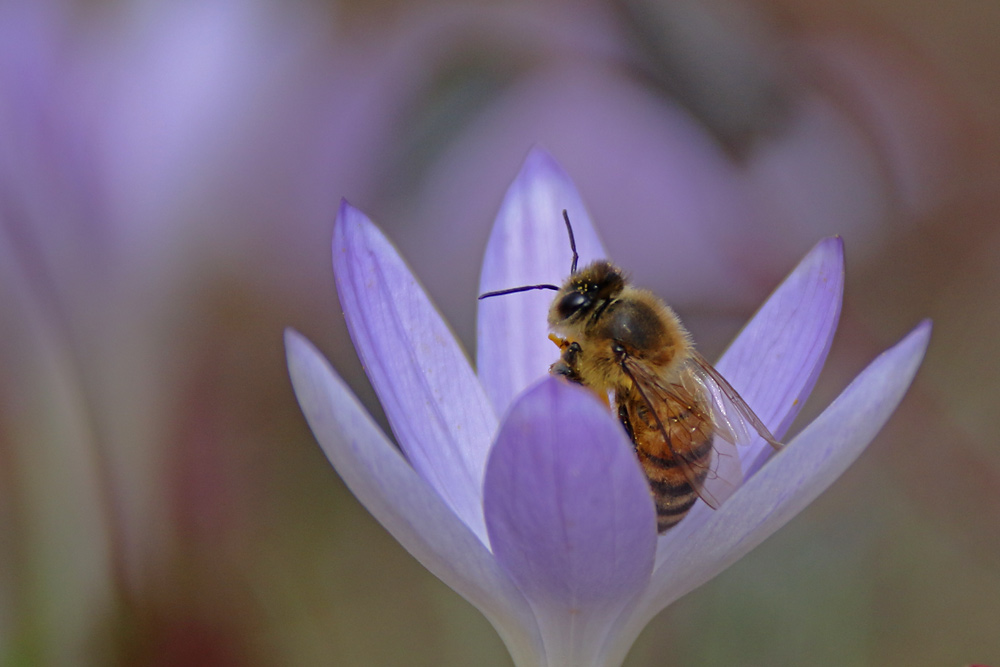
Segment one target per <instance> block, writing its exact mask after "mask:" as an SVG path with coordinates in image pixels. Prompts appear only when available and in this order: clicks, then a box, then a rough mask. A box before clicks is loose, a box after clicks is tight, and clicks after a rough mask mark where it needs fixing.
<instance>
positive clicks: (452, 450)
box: [333, 202, 497, 543]
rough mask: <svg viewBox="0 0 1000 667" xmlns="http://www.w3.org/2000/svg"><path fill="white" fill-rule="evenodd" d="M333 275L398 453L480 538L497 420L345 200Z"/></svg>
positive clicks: (431, 312)
mask: <svg viewBox="0 0 1000 667" xmlns="http://www.w3.org/2000/svg"><path fill="white" fill-rule="evenodd" d="M333 237H334V238H333V269H334V273H335V274H336V277H337V292H338V294H339V295H340V302H341V305H342V306H343V309H344V317H345V319H346V320H347V327H348V330H349V331H350V333H351V338H352V339H353V340H354V346H355V347H356V348H357V350H358V356H359V357H360V358H361V363H362V364H363V365H364V367H365V371H366V372H367V374H368V378H369V379H370V380H371V383H372V386H373V387H374V388H375V391H376V392H377V393H378V396H379V400H380V401H381V402H382V407H383V408H384V409H385V413H386V417H387V418H388V419H389V424H390V425H391V426H392V430H393V433H394V434H395V435H396V438H397V440H398V441H399V445H400V447H401V448H402V449H403V451H404V452H405V453H406V456H407V458H408V459H409V461H410V463H411V464H412V465H413V468H414V469H415V470H416V471H417V472H418V473H419V474H420V475H421V477H423V478H424V479H425V480H427V481H428V483H430V485H431V486H432V487H434V489H435V490H436V491H437V492H438V493H439V494H441V497H442V498H444V500H445V502H447V503H448V505H449V506H451V508H452V509H453V510H454V511H455V513H456V514H458V516H459V517H461V519H462V520H463V521H464V522H465V523H466V525H468V526H469V527H470V528H471V529H472V531H473V532H474V533H476V535H478V536H479V537H480V538H481V539H482V540H483V542H484V543H485V542H486V527H485V524H484V523H483V515H482V483H483V470H484V469H485V466H486V456H487V454H488V452H489V448H490V445H491V443H492V440H493V437H494V434H495V433H496V430H497V420H496V416H495V414H494V412H493V406H492V405H491V404H490V402H489V400H488V399H487V398H486V395H485V393H483V390H482V387H481V386H480V384H479V380H478V378H477V377H476V375H475V373H474V372H473V371H472V367H471V366H470V365H469V361H468V359H467V358H466V356H465V353H464V352H463V351H462V349H461V347H460V346H459V344H458V342H457V341H456V340H455V337H454V335H453V334H452V332H451V331H450V330H449V329H448V326H447V325H446V324H445V322H444V321H443V320H442V319H441V315H440V314H439V313H438V312H437V310H436V309H435V308H434V305H433V304H432V303H431V302H430V299H428V297H427V295H426V294H425V293H424V290H423V288H422V287H421V286H420V285H419V284H418V283H417V281H416V279H415V278H414V277H413V274H412V273H410V270H409V268H408V267H407V266H406V264H405V262H403V260H402V259H401V258H400V256H399V255H398V253H397V252H396V250H395V249H394V248H393V247H392V245H391V244H390V243H389V241H388V240H387V239H386V238H385V236H383V235H382V233H381V232H380V231H379V230H378V229H377V228H376V227H375V226H374V225H373V224H372V223H371V221H370V220H368V218H366V217H365V215H364V214H363V213H361V212H360V211H358V210H357V209H355V208H353V207H351V206H350V205H349V204H347V203H346V202H344V203H343V204H342V206H341V208H340V215H339V216H338V217H337V223H336V225H335V227H334V234H333Z"/></svg>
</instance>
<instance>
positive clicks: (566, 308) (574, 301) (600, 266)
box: [549, 260, 625, 324]
mask: <svg viewBox="0 0 1000 667" xmlns="http://www.w3.org/2000/svg"><path fill="white" fill-rule="evenodd" d="M624 287H625V277H624V276H623V275H622V272H621V270H620V269H618V268H617V267H615V266H614V265H612V264H610V263H609V262H606V261H604V260H598V261H596V262H594V263H593V264H590V265H588V266H586V267H584V269H583V270H581V271H578V272H577V273H574V274H573V275H571V276H570V277H569V278H568V279H567V281H566V284H565V285H563V287H562V289H560V290H559V294H557V295H556V298H555V300H554V301H553V302H552V309H551V310H550V312H549V322H550V323H551V324H556V323H562V322H570V321H575V320H579V319H582V318H584V317H586V316H588V315H589V314H590V313H592V312H594V310H595V309H597V308H601V309H603V307H604V306H605V305H606V304H607V303H608V302H610V301H611V300H613V299H614V298H615V297H617V296H618V295H619V294H620V293H621V291H622V289H623V288H624Z"/></svg>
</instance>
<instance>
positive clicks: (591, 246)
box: [476, 148, 605, 415]
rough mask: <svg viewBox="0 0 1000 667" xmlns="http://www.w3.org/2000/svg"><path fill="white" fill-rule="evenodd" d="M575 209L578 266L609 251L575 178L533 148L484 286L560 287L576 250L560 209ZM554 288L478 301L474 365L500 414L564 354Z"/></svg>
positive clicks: (489, 253) (496, 231) (496, 234)
mask: <svg viewBox="0 0 1000 667" xmlns="http://www.w3.org/2000/svg"><path fill="white" fill-rule="evenodd" d="M563 209H566V210H567V211H568V212H569V217H570V222H571V223H572V224H573V233H574V235H575V237H576V247H577V251H578V252H579V254H580V267H583V266H584V265H585V264H586V263H588V262H590V261H593V260H595V259H599V258H602V257H604V256H605V255H604V248H603V247H602V246H601V242H600V239H598V238H597V232H596V231H595V230H594V227H593V224H592V223H591V221H590V216H588V215H587V211H586V209H585V208H584V206H583V201H582V200H581V199H580V195H579V194H578V193H577V191H576V188H575V187H574V186H573V182H572V181H571V180H570V178H569V176H568V175H567V174H566V172H565V171H563V169H562V167H560V166H559V165H558V164H557V163H556V161H555V160H554V159H553V158H552V156H550V155H549V154H548V153H547V152H545V151H544V150H542V149H541V148H534V149H532V151H531V152H530V153H529V154H528V157H527V159H525V161H524V165H523V166H522V167H521V171H520V173H519V174H518V176H517V178H516V179H514V182H513V183H512V184H511V186H510V188H509V189H508V190H507V195H506V197H504V200H503V204H501V206H500V212H499V213H498V214H497V219H496V223H495V224H494V225H493V232H492V233H491V234H490V239H489V242H488V244H487V246H486V256H485V257H484V258H483V269H482V273H481V275H480V279H479V291H480V293H483V292H491V291H495V290H500V289H505V288H508V287H518V286H521V285H537V284H542V283H549V284H553V285H561V284H562V282H563V281H564V280H565V279H566V277H567V276H568V275H569V272H570V264H571V257H572V252H571V251H570V245H569V236H568V234H567V232H566V225H565V223H564V222H563V218H562V211H563ZM554 296H555V292H553V291H550V290H536V291H531V292H523V293H519V294H511V295H506V296H499V297H493V298H489V299H484V300H482V301H480V302H479V317H478V335H477V341H478V349H477V352H476V364H477V367H478V371H479V377H480V379H481V380H482V382H483V387H484V388H485V390H486V393H487V395H488V396H489V397H490V400H492V401H493V405H494V406H495V407H496V410H497V414H500V415H502V414H503V413H504V411H505V410H506V409H507V407H508V406H509V405H510V402H511V401H512V400H513V399H514V397H515V396H517V395H518V394H520V393H521V392H522V391H524V390H525V389H526V388H527V387H528V386H529V385H530V384H531V383H532V382H535V381H536V380H538V379H539V378H540V377H542V376H543V375H545V373H546V372H547V371H548V367H549V364H551V363H552V362H553V361H555V360H556V359H557V358H558V356H559V354H558V348H556V346H555V345H553V344H552V342H551V341H549V340H548V325H547V323H546V320H547V315H548V311H549V304H550V303H551V302H552V297H554Z"/></svg>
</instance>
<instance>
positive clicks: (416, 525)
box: [286, 150, 930, 666]
mask: <svg viewBox="0 0 1000 667" xmlns="http://www.w3.org/2000/svg"><path fill="white" fill-rule="evenodd" d="M562 208H567V209H568V210H569V212H570V216H571V217H572V219H573V222H574V227H575V230H576V234H577V240H578V246H579V250H580V255H581V261H584V262H585V261H587V260H589V259H593V258H595V257H600V256H602V255H603V251H602V248H601V245H600V242H599V241H598V239H597V237H596V234H595V232H594V229H593V227H592V225H591V222H590V220H589V218H588V216H587V214H586V211H585V210H584V209H583V206H582V203H581V200H580V197H579V195H578V194H577V193H576V191H575V189H574V187H573V185H572V183H571V182H570V180H569V179H568V177H567V176H566V175H565V173H564V172H563V171H562V170H561V169H560V168H559V167H558V166H557V165H556V164H555V163H554V162H553V161H552V159H551V158H550V157H549V156H548V155H547V154H545V153H543V152H541V151H537V150H536V151H534V152H533V153H532V154H531V155H530V156H529V158H528V160H527V162H526V163H525V165H524V167H523V169H522V171H521V173H520V175H519V176H518V178H517V179H516V180H515V182H514V184H513V185H512V186H511V188H510V190H509V191H508V194H507V196H506V199H505V200H504V203H503V205H502V206H501V210H500V213H499V216H498V218H497V222H496V225H495V226H494V229H493V233H492V235H491V237H490V242H489V245H488V247H487V250H486V257H485V260H484V265H483V270H482V277H481V282H480V289H481V290H483V291H486V290H491V289H497V288H501V287H509V286H511V285H515V284H528V283H532V282H536V281H538V282H559V280H560V278H561V277H563V274H564V273H565V271H566V269H567V267H568V266H569V249H568V247H567V243H566V241H565V236H564V234H565V231H564V229H563V226H562V224H561V222H560V219H559V216H560V210H561V209H562ZM333 262H334V271H335V274H336V277H337V286H338V291H339V294H340V298H341V302H342V304H343V308H344V313H345V317H346V319H347V323H348V327H349V329H350V332H351V335H352V338H353V340H354V343H355V346H356V347H357V350H358V354H359V356H360V357H361V361H362V363H363V364H364V366H365V368H366V370H367V373H368V376H369V378H370V379H371V382H372V384H373V386H374V388H375V390H376V392H377V393H378V395H379V397H380V399H381V401H382V405H383V407H384V408H385V412H386V416H387V418H388V420H389V423H390V425H391V427H392V430H393V433H394V434H395V436H396V439H397V441H398V443H399V447H400V449H401V450H402V452H400V451H399V450H397V449H396V448H395V447H394V446H393V445H392V443H391V442H390V441H389V439H388V438H387V437H386V436H385V435H384V434H383V433H382V432H381V431H380V430H379V428H378V427H377V426H376V425H375V424H374V422H373V421H372V419H371V418H370V417H369V416H368V415H367V414H366V413H365V411H364V409H363V408H362V407H361V405H360V404H359V402H358V401H357V399H356V398H355V397H354V396H353V394H352V393H351V392H350V390H349V389H348V388H347V387H346V385H345V384H344V383H343V381H342V380H341V379H340V378H339V377H338V375H337V374H336V372H335V371H334V370H333V369H332V368H331V367H330V365H329V364H328V363H327V362H326V360H325V359H324V358H323V357H322V356H321V355H320V354H319V352H318V351H317V350H316V349H315V348H314V347H313V346H312V345H311V344H310V343H309V342H308V341H306V340H305V339H304V338H303V337H302V336H301V335H299V334H297V333H295V332H293V331H289V332H288V333H287V334H286V346H287V354H288V364H289V370H290V373H291V378H292V382H293V385H294V388H295V392H296V395H297V396H298V400H299V403H300V405H301V406H302V409H303V412H304V413H305V415H306V418H307V419H308V421H309V424H310V426H311V427H312V430H313V432H314V434H315V435H316V437H317V439H318V440H319V442H320V444H321V446H322V447H323V449H324V451H325V452H326V454H327V456H328V458H329V459H330V461H331V462H332V463H333V465H334V467H335V468H336V469H337V471H338V472H339V473H340V475H341V476H342V477H343V479H344V481H345V482H346V484H347V485H348V486H349V487H350V488H351V490H352V491H353V492H354V494H355V495H356V496H357V497H358V498H359V499H360V500H361V502H362V503H364V505H365V506H366V507H367V508H368V509H369V511H371V512H372V514H373V515H374V516H375V517H376V518H377V519H378V520H379V521H380V522H381V523H382V524H383V525H384V526H385V527H386V529H387V530H389V532H390V533H392V535H393V536H394V537H396V539H398V540H399V541H400V542H401V543H402V544H403V545H404V546H405V547H406V548H407V549H408V550H409V551H410V552H411V553H412V554H413V555H414V556H415V557H416V558H417V559H418V560H419V561H420V562H421V563H423V564H424V565H425V566H426V567H427V568H428V569H429V570H431V571H432V572H433V573H434V574H436V575H437V576H438V577H440V578H441V579H442V580H443V581H444V582H445V583H447V584H448V585H449V586H451V587H452V588H454V589H455V590H456V591H457V592H459V593H460V594H461V595H463V596H464V597H465V598H466V599H468V600H469V601H470V602H471V603H472V604H474V605H475V606H476V607H477V608H478V609H480V611H482V613H483V614H484V615H485V616H486V617H487V618H488V619H489V620H490V621H491V623H492V624H493V625H494V627H495V628H496V629H497V631H498V632H499V633H500V635H501V637H502V638H503V640H504V642H505V643H506V645H507V647H508V649H509V650H510V653H511V655H512V656H513V658H514V661H515V663H516V664H517V665H548V666H555V665H574V666H584V665H619V664H621V662H622V661H623V660H624V657H625V655H626V653H627V652H628V650H629V647H630V646H631V645H632V642H633V641H634V639H635V638H636V637H637V636H638V634H639V632H640V631H641V630H642V628H643V627H644V626H645V625H646V623H647V622H648V621H649V620H650V619H651V618H652V617H653V616H654V615H655V614H657V613H658V612H659V611H660V610H662V609H663V608H664V607H666V606H667V605H669V604H670V603H672V602H673V601H675V600H677V599H678V598H679V597H681V596H682V595H684V594H686V593H687V592H689V591H691V590H693V589H694V588H696V587H698V586H699V585H701V584H702V583H704V582H706V581H707V580H709V579H711V578H712V577H714V576H715V575H716V574H718V573H719V572H721V571H722V570H723V569H725V568H726V567H728V566H729V565H730V564H732V563H733V562H734V561H736V560H737V559H738V558H740V557H741V556H743V555H744V554H746V553H747V552H748V551H750V550H751V549H752V548H753V547H755V546H756V545H757V544H759V543H760V542H761V541H763V540H764V539H765V538H766V537H767V536H769V535H770V534H771V533H773V532H774V531H776V530H777V529H778V528H779V527H781V526H782V525H783V524H785V523H786V522H787V521H789V520H790V519H791V518H792V517H793V516H795V514H796V513H798V512H799V511H800V510H802V509H803V508H804V507H805V506H806V505H807V504H808V503H810V502H811V501H812V500H813V499H814V498H816V497H817V496H818V495H819V494H820V493H822V492H823V491H824V490H825V489H826V488H827V487H828V486H829V485H830V484H831V483H832V482H833V481H834V480H835V479H836V478H837V477H838V476H839V475H840V474H841V473H842V472H843V471H844V470H845V469H846V468H847V466H848V465H850V463H851V462H852V461H854V459H855V458H856V457H857V456H858V455H859V454H860V453H861V451H862V450H863V449H864V448H865V447H866V446H867V445H868V443H869V442H871V440H872V439H873V438H874V437H875V435H876V434H877V433H878V431H879V429H880V428H881V427H882V425H883V424H884V423H885V422H886V420H887V419H888V418H889V416H890V415H891V413H892V412H893V410H894V409H895V407H896V405H897V404H898V403H899V401H900V400H901V398H902V396H903V394H904V392H905V391H906V388H907V387H908V386H909V384H910V381H911V380H912V378H913V376H914V374H915V373H916V371H917V368H918V367H919V365H920V362H921V360H922V358H923V354H924V350H925V349H926V345H927V342H928V338H929V335H930V324H929V322H924V323H922V324H920V325H919V326H918V327H917V328H916V329H915V330H914V331H913V332H911V333H910V334H909V335H908V336H907V337H905V338H904V339H903V340H902V341H901V342H900V343H898V344H897V345H896V346H895V347H893V348H891V349H890V350H888V351H887V352H885V353H884V354H882V355H881V356H880V357H878V358H877V359H876V360H875V361H874V362H872V363H871V365H870V366H869V367H868V368H867V369H865V370H864V371H863V372H862V373H861V374H860V375H859V376H858V377H857V378H856V379H855V380H854V381H853V382H852V383H851V384H850V386H848V387H847V389H845V390H844V392H843V393H842V394H841V395H840V396H839V397H838V398H837V399H836V400H835V401H834V402H833V403H832V404H831V405H830V406H829V407H827V408H826V410H825V411H824V412H823V413H822V414H821V415H820V416H819V417H818V418H817V419H816V420H815V421H813V422H812V423H811V424H810V425H809V426H807V427H805V428H804V429H803V430H802V432H801V433H800V434H799V435H797V436H796V437H795V438H793V439H792V440H791V441H790V442H789V443H788V446H787V448H786V449H785V450H784V451H782V452H781V453H779V454H775V455H773V456H771V454H770V450H769V448H768V447H767V446H766V445H765V444H764V443H763V442H761V441H758V442H756V443H755V444H753V445H751V446H748V447H746V448H744V451H742V452H741V457H742V460H743V462H744V468H745V470H746V471H747V472H746V476H747V477H746V480H745V483H744V485H743V487H742V488H741V489H740V490H739V491H737V493H736V494H735V495H734V496H733V497H732V498H731V499H730V500H729V501H727V503H726V504H725V505H724V506H723V507H722V508H720V509H719V510H718V511H712V510H710V509H708V508H707V507H706V506H704V505H703V504H702V503H699V504H698V506H696V508H695V509H694V510H692V512H691V513H690V515H689V516H688V517H687V518H686V519H685V520H684V521H683V522H682V523H681V524H680V525H679V526H677V527H676V528H675V529H673V530H672V531H670V532H668V533H667V534H666V535H663V536H657V534H656V530H655V521H654V512H653V506H652V502H651V500H650V496H649V493H648V490H647V485H646V482H645V479H644V478H643V476H642V473H641V471H640V469H639V466H638V464H637V462H636V460H635V457H634V456H633V455H632V453H631V447H630V446H629V443H628V441H627V438H626V436H625V434H624V432H623V430H622V429H621V427H620V426H619V425H618V423H617V422H616V420H615V419H614V418H613V417H612V416H611V414H610V413H609V412H608V411H607V410H606V409H602V408H601V407H600V406H599V404H598V403H597V402H596V401H595V399H594V398H593V397H592V396H591V395H590V394H589V393H588V392H586V391H583V390H581V389H580V388H578V387H576V386H572V385H569V384H566V383H563V382H561V381H559V380H557V379H554V378H551V377H546V369H547V366H548V364H549V363H550V362H551V361H553V359H554V357H555V356H557V351H556V350H555V348H553V347H552V346H551V344H550V343H549V342H548V341H547V340H546V337H545V316H544V313H545V308H546V305H547V301H548V299H549V298H550V296H551V295H549V296H546V295H545V294H544V293H525V294H520V295H518V296H517V298H505V299H493V300H490V301H488V302H483V303H482V304H481V306H480V311H479V318H478V319H479V342H478V375H477V373H476V372H475V371H473V369H472V366H471V365H470V364H469V362H468V360H467V358H466V356H465V354H464V352H463V351H462V349H461V348H460V346H459V344H458V343H457V342H456V340H455V338H454V336H453V335H452V333H451V332H450V331H449V329H448V327H447V325H446V324H445V323H444V321H443V320H442V318H441V317H440V315H439V314H438V312H437V311H436V310H435V308H434V306H433V305H432V304H431V302H430V300H429V298H428V297H427V295H426V294H425V292H424V291H423V289H422V288H421V287H420V286H419V285H418V283H417V281H416V279H415V278H414V277H413V275H412V274H411V272H410V270H409V269H408V268H407V267H406V265H405V264H404V262H403V261H402V259H401V258H400V257H399V255H398V254H397V253H396V251H395V250H394V249H393V248H392V246H391V245H390V244H389V242H388V241H387V240H386V238H385V237H384V236H383V235H382V234H381V233H380V232H379V231H378V229H376V228H375V226H374V225H373V224H372V223H371V222H370V221H369V220H368V219H367V218H366V217H365V216H364V214H362V213H361V212H360V211H358V210H356V209H354V208H352V207H351V206H350V205H348V204H346V203H344V204H342V206H341V210H340V215H339V217H338V219H337V223H336V226H335V230H334V242H333ZM842 289H843V257H842V246H841V242H840V240H839V239H836V238H831V239H826V240H824V241H822V242H820V243H819V244H818V245H817V246H816V247H815V248H814V249H813V251H812V252H810V253H809V254H808V255H807V256H806V257H805V259H803V260H802V262H801V263H800V264H799V265H798V267H796V268H795V269H794V270H793V272H792V273H791V274H790V275H789V276H788V278H787V279H786V280H785V281H784V282H783V283H782V284H781V285H780V286H779V287H778V289H777V290H776V291H775V292H774V294H773V295H772V296H771V297H770V299H768V301H767V302H766V303H765V304H764V305H763V307H762V308H761V309H760V311H758V313H757V314H756V315H755V316H754V317H753V319H752V320H751V321H750V322H749V323H748V324H747V325H746V327H745V328H744V329H743V331H742V332H741V333H740V335H739V336H738V337H737V338H736V340H735V341H734V342H733V344H732V346H731V347H730V348H729V350H728V352H727V353H726V354H725V355H724V357H723V358H722V359H721V360H720V362H719V363H718V368H719V370H720V371H721V372H722V373H723V374H724V375H726V377H727V378H728V379H729V380H730V381H731V382H732V384H733V386H734V387H736V388H737V390H738V391H739V392H740V393H741V394H742V395H743V396H744V398H745V399H746V400H747V402H748V403H749V404H750V405H751V406H752V407H753V408H754V409H755V411H756V412H757V414H758V415H759V416H760V417H761V418H762V420H763V421H764V422H765V423H766V424H767V425H768V427H769V428H770V429H771V430H772V432H774V433H775V435H777V436H778V437H781V436H782V435H783V434H785V433H786V432H787V430H788V427H789V425H790V424H791V422H792V420H793V419H794V417H795V415H796V413H797V412H798V409H799V408H800V407H801V405H802V404H803V402H804V401H805V399H806V397H807V396H808V394H809V393H810V391H811V389H812V387H813V384H814V382H815V380H816V378H817V375H818V373H819V370H820V368H821V366H822V364H823V361H824V360H825V358H826V354H827V351H828V349H829V346H830V342H831V339H832V336H833V332H834V330H835V328H836V324H837V320H838V317H839V313H840V301H841V295H842ZM498 416H502V418H500V419H498ZM768 458H770V459H771V460H770V461H768ZM765 462H767V465H766V466H764V467H761V466H763V464H764V463H765Z"/></svg>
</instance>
